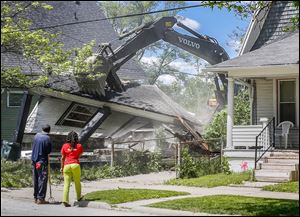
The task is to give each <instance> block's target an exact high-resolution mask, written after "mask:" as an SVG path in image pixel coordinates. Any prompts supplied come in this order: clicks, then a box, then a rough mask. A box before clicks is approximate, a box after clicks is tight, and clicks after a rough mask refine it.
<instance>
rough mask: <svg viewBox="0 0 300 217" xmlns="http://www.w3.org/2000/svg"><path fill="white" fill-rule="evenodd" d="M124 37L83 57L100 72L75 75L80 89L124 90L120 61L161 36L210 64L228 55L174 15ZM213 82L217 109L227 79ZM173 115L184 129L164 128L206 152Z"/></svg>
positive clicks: (99, 91) (98, 92)
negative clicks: (180, 131)
mask: <svg viewBox="0 0 300 217" xmlns="http://www.w3.org/2000/svg"><path fill="white" fill-rule="evenodd" d="M175 24H176V25H177V26H178V27H180V28H182V29H184V30H186V31H188V32H189V33H191V34H192V36H190V35H186V34H181V33H179V32H177V31H175V30H174V29H173V27H174V26H175ZM125 38H127V40H126V41H125V42H124V43H123V44H122V45H121V46H119V47H118V48H116V49H115V50H113V49H112V46H111V44H110V43H102V44H100V46H99V50H98V52H97V53H95V54H93V55H92V56H91V57H89V58H88V59H87V60H86V61H87V63H89V65H90V66H91V72H93V73H94V74H97V73H100V74H101V76H100V77H97V78H96V79H93V81H91V79H87V75H88V74H86V75H84V76H81V77H80V76H79V77H77V78H76V79H77V82H78V84H79V86H80V88H81V91H82V92H85V93H92V94H96V95H98V96H105V89H107V88H110V89H111V90H113V91H116V92H123V91H125V87H124V85H123V84H122V82H121V80H120V78H119V77H118V75H117V73H116V72H117V71H118V70H119V69H120V67H121V66H122V65H123V64H125V63H126V62H127V61H128V60H130V59H131V58H132V57H133V56H135V54H136V52H137V51H139V50H141V49H143V48H145V47H147V46H148V45H150V44H153V43H155V42H157V41H159V40H164V41H166V42H168V43H170V44H172V45H175V46H177V47H179V48H181V49H183V50H185V51H187V52H189V53H191V54H194V55H196V56H197V57H199V58H202V59H204V60H205V61H207V62H208V63H209V64H211V65H214V64H217V63H220V62H223V61H226V60H228V59H229V56H228V54H227V53H226V51H225V50H224V49H223V48H222V47H221V46H220V45H219V43H218V41H217V40H216V39H215V38H213V37H210V36H207V35H201V34H199V33H197V32H195V31H194V30H192V29H191V28H189V27H188V26H186V25H184V24H183V23H182V22H180V21H178V20H177V19H176V18H175V17H162V18H160V19H158V20H156V21H153V22H149V23H146V24H144V25H141V26H139V27H137V28H135V29H133V30H131V31H129V32H128V33H126V34H123V35H121V36H120V37H119V40H122V39H125ZM103 74H104V76H103ZM91 82H94V83H91ZM214 82H215V86H216V91H215V95H216V99H217V101H218V104H219V108H218V109H222V108H223V107H224V105H225V103H226V101H227V96H226V93H227V79H226V77H225V75H224V74H216V75H215V78H214ZM220 82H221V83H222V86H223V90H221V87H220ZM91 91H92V92H91ZM177 119H178V120H177V121H178V122H179V123H180V124H182V125H183V126H184V128H185V129H186V130H187V132H188V133H187V134H185V135H179V134H178V133H175V132H172V131H170V130H169V129H166V130H167V131H168V132H170V133H172V134H173V135H174V136H176V137H178V139H179V140H180V141H181V142H183V143H185V142H187V141H191V138H193V139H192V141H194V142H192V143H190V144H191V145H192V146H194V147H195V146H197V147H199V148H200V150H201V152H202V153H206V154H210V151H209V147H208V145H207V144H206V143H205V141H204V139H203V138H202V136H201V134H200V133H198V132H197V131H196V130H194V129H193V128H192V127H191V126H190V125H189V124H188V123H187V122H186V121H184V120H183V119H182V118H181V117H179V116H178V117H177ZM191 145H190V147H191Z"/></svg>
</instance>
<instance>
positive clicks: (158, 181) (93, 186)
mask: <svg viewBox="0 0 300 217" xmlns="http://www.w3.org/2000/svg"><path fill="white" fill-rule="evenodd" d="M174 177H175V173H174V172H161V173H152V174H145V175H137V176H131V177H123V178H115V179H103V180H99V181H93V182H83V183H82V189H83V192H82V193H83V194H86V193H89V192H93V191H99V190H108V189H116V188H144V189H158V190H173V191H183V192H189V193H190V194H191V195H187V196H176V197H169V198H159V199H150V200H140V201H135V202H128V203H122V204H117V205H114V206H110V205H109V204H106V203H103V202H86V201H82V202H80V204H78V205H79V206H81V207H85V206H86V207H92V208H102V209H119V210H122V209H123V210H126V209H127V210H128V209H130V210H132V211H138V212H143V213H148V214H153V215H206V216H207V215H212V214H207V213H192V212H185V211H175V210H166V209H157V208H150V207H144V206H145V205H148V204H151V203H156V202H161V201H166V200H173V199H179V198H186V197H201V196H207V195H224V194H226V195H241V196H253V197H265V198H276V199H291V200H299V194H298V193H284V192H270V191H263V190H262V189H261V188H260V187H259V186H263V185H264V183H261V184H260V183H257V184H256V185H253V186H251V185H249V183H248V184H246V186H245V187H243V186H219V187H214V188H199V187H186V186H174V185H163V182H164V181H165V180H168V179H171V178H174ZM3 190H5V189H1V197H8V198H12V199H28V200H32V193H33V189H32V188H23V189H20V190H8V191H7V192H5V191H3ZM62 192H63V184H60V185H52V195H53V196H54V198H55V199H56V201H61V199H62V194H63V193H62ZM47 194H48V195H49V189H48V191H47ZM70 199H75V190H74V185H72V186H71V189H70ZM70 202H71V204H73V203H74V202H75V201H72V200H71V201H70Z"/></svg>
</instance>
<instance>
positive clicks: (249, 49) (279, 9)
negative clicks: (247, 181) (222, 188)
mask: <svg viewBox="0 0 300 217" xmlns="http://www.w3.org/2000/svg"><path fill="white" fill-rule="evenodd" d="M296 14H299V11H298V10H296V9H295V8H293V6H292V3H291V2H285V1H284V2H283V1H282V2H280V1H275V2H272V4H271V7H270V8H269V10H262V11H260V13H258V14H256V16H255V18H253V20H252V21H251V23H250V26H249V28H248V31H247V33H246V35H245V38H244V42H243V45H242V49H241V51H240V56H238V57H236V58H233V59H231V60H228V61H225V62H222V63H219V64H216V65H213V66H208V67H207V68H206V69H204V70H205V71H210V72H218V73H222V72H223V73H226V74H227V76H228V108H227V109H228V116H227V140H226V141H227V142H226V148H225V150H224V155H225V156H227V157H228V158H229V160H230V164H231V168H232V169H233V170H234V171H240V170H241V166H240V165H241V163H242V162H243V161H247V163H248V165H249V167H250V168H254V167H255V159H256V160H258V159H259V158H260V157H262V158H261V160H260V161H258V163H259V162H266V161H267V160H264V159H265V157H270V155H271V156H273V155H274V153H272V152H270V151H271V150H273V151H274V149H275V150H276V149H288V150H290V152H293V154H294V155H295V156H294V155H293V158H295V162H296V161H297V162H298V159H297V157H298V158H299V32H298V31H295V32H286V31H284V28H285V27H286V26H287V25H289V21H290V18H291V17H293V16H295V15H296ZM235 83H239V84H244V85H245V86H247V87H248V90H249V93H250V106H251V125H247V126H236V125H234V123H233V120H234V112H233V110H234V109H233V105H234V84H235ZM283 121H290V122H292V123H293V127H291V128H290V130H289V135H288V146H287V147H284V139H283V138H282V137H280V136H279V135H280V134H281V130H282V128H281V127H280V125H279V124H280V123H281V122H283ZM278 125H279V126H278ZM256 146H258V147H256ZM255 150H257V153H255ZM265 151H266V152H265ZM264 152H265V153H264ZM271 153H272V154H271ZM255 155H256V157H255Z"/></svg>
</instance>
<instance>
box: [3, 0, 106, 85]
mask: <svg viewBox="0 0 300 217" xmlns="http://www.w3.org/2000/svg"><path fill="white" fill-rule="evenodd" d="M52 9H53V7H52V6H50V5H48V4H46V3H43V2H39V1H29V2H27V1H20V2H18V1H4V2H1V56H2V55H3V56H7V57H9V58H16V59H19V60H20V61H19V62H18V63H16V64H15V65H4V64H1V87H21V88H30V87H35V86H45V85H46V84H49V83H48V81H49V77H50V76H57V75H62V74H64V75H65V76H71V75H75V76H79V75H80V74H81V73H84V72H86V71H87V69H90V67H91V65H90V64H88V63H86V62H85V59H86V58H87V57H89V56H91V55H92V48H93V44H94V43H93V42H91V43H89V44H86V45H85V46H83V47H82V48H76V49H75V48H74V49H71V50H65V49H64V48H63V43H61V42H60V41H59V35H60V34H59V33H51V32H47V31H45V30H43V29H35V30H32V28H33V27H34V25H33V20H32V19H31V18H30V17H31V16H29V15H30V14H31V12H33V11H37V10H42V11H46V12H47V11H48V10H52ZM74 52H76V54H77V55H76V56H74ZM36 71H38V72H36ZM99 74H101V73H99Z"/></svg>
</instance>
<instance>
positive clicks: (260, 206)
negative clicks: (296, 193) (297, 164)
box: [149, 195, 299, 216]
mask: <svg viewBox="0 0 300 217" xmlns="http://www.w3.org/2000/svg"><path fill="white" fill-rule="evenodd" d="M149 206H150V207H156V208H166V209H175V210H185V211H191V212H202V213H203V212H204V213H212V214H217V215H220V214H225V215H242V216H299V201H298V200H285V199H269V198H261V197H245V196H236V195H213V196H203V197H193V198H184V199H177V200H169V201H164V202H160V203H155V204H151V205H149Z"/></svg>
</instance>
